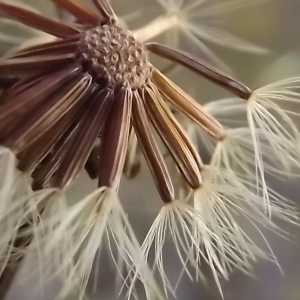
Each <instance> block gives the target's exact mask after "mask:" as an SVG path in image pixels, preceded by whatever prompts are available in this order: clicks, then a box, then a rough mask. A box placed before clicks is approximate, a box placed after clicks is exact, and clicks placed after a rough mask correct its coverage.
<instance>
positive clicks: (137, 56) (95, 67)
mask: <svg viewBox="0 0 300 300" xmlns="http://www.w3.org/2000/svg"><path fill="white" fill-rule="evenodd" d="M78 57H79V61H80V63H81V65H82V66H83V67H84V69H85V70H86V71H87V72H89V73H90V74H91V75H92V76H93V78H94V80H95V81H96V82H98V83H99V84H107V85H111V86H115V85H117V84H120V85H125V86H128V87H131V88H138V87H141V86H142V85H144V83H145V82H146V81H147V79H148V78H149V77H150V75H151V66H150V64H149V59H148V51H147V50H146V48H145V47H144V45H143V44H142V43H141V42H139V41H138V40H136V39H135V38H134V37H133V36H132V34H131V33H130V32H129V31H128V30H126V29H123V28H121V27H119V26H116V25H103V26H102V25H100V26H97V27H94V28H92V29H89V30H87V31H85V33H84V34H83V35H82V36H81V38H80V40H79V43H78Z"/></svg>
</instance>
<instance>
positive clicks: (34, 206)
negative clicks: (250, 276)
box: [0, 0, 299, 299]
mask: <svg viewBox="0 0 300 300" xmlns="http://www.w3.org/2000/svg"><path fill="white" fill-rule="evenodd" d="M52 2H53V3H56V4H58V5H60V6H61V7H62V8H64V9H65V10H67V11H68V12H70V13H71V14H73V15H74V17H75V18H76V22H74V23H72V24H65V23H63V22H58V21H54V20H51V19H48V18H46V17H43V16H41V15H39V14H36V13H34V12H32V11H27V10H24V9H22V8H20V7H17V6H15V5H9V4H4V3H0V14H1V15H2V16H3V17H7V18H12V19H15V20H17V21H19V22H21V23H23V24H25V25H28V26H31V27H33V28H35V29H38V30H41V31H43V32H46V33H48V34H50V35H53V36H55V37H56V39H55V40H54V41H52V42H48V43H41V44H38V45H36V46H30V47H27V48H24V49H22V50H20V51H16V52H15V53H11V54H9V55H7V56H6V57H4V58H2V59H1V60H0V71H1V73H2V74H3V78H4V79H6V78H10V79H12V81H14V83H13V84H12V85H11V86H10V87H8V88H7V89H6V90H5V92H4V94H3V95H2V96H1V99H0V100H1V109H0V141H1V152H0V173H1V175H2V178H1V181H0V184H1V185H0V208H1V210H0V224H1V226H3V228H5V235H3V236H1V237H0V253H1V254H2V257H4V262H3V264H2V266H3V268H5V266H6V264H7V262H8V260H9V259H10V257H11V256H12V255H18V251H17V249H14V246H13V241H14V240H15V239H16V238H17V237H27V238H28V239H30V238H31V237H32V236H33V240H32V248H33V249H35V250H37V251H38V253H39V255H40V256H41V257H42V259H40V261H41V263H42V265H43V266H42V269H43V273H44V278H46V279H51V278H53V277H54V276H57V275H61V276H62V277H63V280H64V285H63V289H62V291H61V296H62V297H64V296H65V295H67V294H69V293H70V292H72V290H73V288H74V286H76V285H80V287H81V291H80V294H79V298H80V299H82V298H83V296H84V291H85V288H86V285H87V282H88V278H89V275H90V273H91V269H92V265H93V262H94V260H95V259H96V256H97V253H98V251H100V250H99V249H101V248H102V247H103V246H104V245H105V239H106V240H107V243H106V245H107V247H108V249H109V251H110V253H111V254H112V256H113V259H114V261H117V259H116V258H115V256H116V254H115V253H114V251H113V250H112V244H115V245H116V248H117V250H118V256H119V257H120V258H121V259H122V260H123V262H124V265H125V268H126V270H127V275H125V276H124V275H123V273H122V272H121V271H120V270H119V269H118V270H119V272H120V275H121V277H122V279H123V280H124V285H125V286H128V289H129V290H128V295H129V296H130V295H131V294H132V293H133V289H134V284H135V283H136V281H137V280H139V281H141V282H142V284H143V286H144V288H145V293H146V296H147V298H148V299H156V298H157V299H163V298H164V296H163V294H162V293H161V292H160V290H159V287H158V285H157V284H156V282H155V280H154V278H153V274H152V272H151V271H152V270H151V269H150V268H149V267H148V265H147V261H146V260H147V257H148V253H149V251H150V249H151V248H152V247H154V249H155V264H154V268H155V267H156V266H157V269H158V270H159V273H160V275H161V278H162V281H163V286H164V291H165V294H167V293H168V290H169V291H171V292H174V290H173V287H172V285H171V284H170V283H169V281H168V279H167V276H166V274H165V272H164V263H163V258H162V247H163V244H164V241H165V237H166V234H167V230H169V231H170V233H171V237H172V240H173V241H174V244H175V248H176V250H177V252H178V255H179V258H180V260H181V262H182V265H183V268H184V271H186V272H187V273H188V274H191V273H190V271H189V270H188V267H187V264H188V263H190V264H191V266H192V267H193V268H194V269H195V270H196V277H197V278H198V277H201V276H202V275H201V268H200V267H201V261H202V260H205V261H207V262H208V263H209V265H210V267H211V269H212V272H213V275H214V277H215V279H216V282H217V284H218V286H219V289H220V291H221V287H220V284H219V278H220V277H225V278H227V277H228V275H229V272H230V271H231V270H232V269H233V268H239V269H241V270H243V271H245V272H249V268H250V262H251V260H254V259H255V257H256V256H259V257H263V258H269V259H271V260H273V261H276V259H275V257H274V255H273V253H272V251H271V250H270V253H269V254H268V253H264V252H263V251H262V250H260V249H259V248H257V247H256V246H255V244H254V243H253V242H252V241H251V239H250V238H249V237H248V236H247V235H246V233H244V232H243V230H242V229H241V228H240V227H239V225H238V224H237V222H236V221H235V218H234V215H235V214H240V215H243V216H244V217H245V218H247V219H248V220H249V221H250V222H251V224H253V225H254V227H255V228H257V227H256V225H255V223H254V221H255V222H258V223H260V224H263V225H264V226H267V227H269V228H271V229H273V230H274V231H280V229H279V228H278V227H277V226H276V225H275V224H274V223H273V221H272V220H271V219H270V218H269V216H268V214H266V212H268V213H269V215H272V216H273V217H277V218H280V219H282V220H286V221H290V222H294V221H295V220H296V219H297V215H296V213H295V212H294V210H293V208H292V206H291V205H290V203H289V202H288V201H287V200H286V199H284V198H283V197H281V196H279V195H277V194H276V193H275V192H274V191H272V190H270V189H269V188H268V187H267V185H266V184H265V180H264V171H265V169H264V167H263V164H264V161H265V156H266V155H267V152H264V151H265V150H266V151H269V150H272V151H273V153H274V160H275V166H274V168H275V167H276V166H277V164H279V163H280V164H282V165H284V166H289V165H290V164H291V163H293V162H295V161H297V162H298V161H299V157H298V155H299V153H298V151H296V150H297V149H298V148H297V147H298V138H299V137H298V135H299V133H298V130H297V128H296V127H295V125H294V123H293V121H292V120H291V119H290V117H289V112H288V111H287V110H285V109H281V108H280V106H277V105H275V104H274V102H273V100H276V101H277V100H279V101H281V102H282V101H286V100H288V101H292V102H295V101H298V100H297V98H298V96H299V95H298V93H297V92H296V91H294V88H295V87H297V86H295V85H296V84H298V82H299V79H298V78H295V79H288V80H287V81H285V82H283V83H280V84H275V85H271V86H268V87H265V88H262V89H258V90H256V91H252V90H251V89H250V88H248V87H247V86H245V85H244V84H242V83H241V82H239V81H237V80H235V79H234V78H232V77H230V76H227V75H226V74H223V73H221V72H220V71H218V70H216V69H214V68H212V67H210V66H208V65H207V64H205V63H203V62H201V61H200V60H198V59H197V58H196V57H193V56H192V55H189V54H187V53H185V52H182V51H179V50H175V49H173V48H170V47H166V46H163V45H160V44H155V43H149V42H148V43H147V36H146V35H145V36H143V34H142V33H143V32H144V33H145V32H146V29H145V28H142V29H141V31H134V32H131V31H129V30H128V29H126V28H123V27H122V26H121V25H120V23H119V22H118V19H117V17H116V15H115V13H114V11H113V9H112V8H111V6H110V4H109V2H107V1H106V0H93V3H94V4H95V6H96V8H97V12H94V11H92V10H90V9H88V8H87V7H85V6H84V5H82V4H80V3H78V2H77V1H75V0H52ZM195 3H196V4H195V5H196V6H197V5H198V4H199V3H200V2H199V1H198V2H195ZM152 27H153V24H150V25H149V28H150V29H151V28H152ZM161 30H165V28H161ZM149 52H152V53H154V54H156V55H159V56H161V57H163V58H166V59H168V60H170V61H172V62H176V63H178V64H180V65H182V66H185V67H187V68H188V69H191V70H192V71H194V72H195V73H197V74H199V75H201V76H203V77H205V78H207V79H208V80H210V81H212V82H214V83H215V84H217V85H219V86H220V87H223V88H225V89H227V90H228V91H230V92H232V93H233V94H234V95H235V96H237V97H239V98H241V99H242V100H241V101H244V104H243V105H244V106H245V109H246V112H247V117H248V127H247V129H246V132H249V133H250V135H249V139H247V141H246V142H247V146H245V141H244V136H243V135H242V136H241V134H239V131H238V130H241V129H239V128H235V129H227V128H226V126H223V125H222V124H221V123H220V122H218V121H217V119H216V118H215V117H214V116H213V115H212V114H210V113H209V111H208V109H207V108H205V107H203V106H201V105H200V104H199V103H198V102H196V101H195V100H194V99H193V98H192V97H191V96H190V95H188V94H187V93H185V92H184V91H183V90H182V89H181V88H179V87H178V86H177V85H176V84H175V83H174V82H172V81H171V80H170V79H168V78H167V77H166V76H165V75H164V74H163V73H162V72H160V71H159V70H158V69H157V68H155V67H154V66H153V65H152V64H151V62H150V61H149ZM234 103H235V102H234ZM168 104H170V105H171V106H172V107H173V108H174V109H175V110H177V111H179V112H180V113H182V114H183V115H185V116H186V117H187V118H189V119H190V120H192V121H194V122H195V123H196V124H198V125H199V126H200V127H201V128H202V130H203V131H204V132H205V134H206V135H207V136H209V137H210V139H211V140H213V141H214V142H213V143H212V145H215V146H214V147H215V149H213V150H214V152H213V153H212V161H211V163H210V165H204V164H203V163H202V160H201V158H200V155H199V151H198V149H196V147H195V145H194V143H193V142H192V140H191V139H190V138H189V135H188V133H187V132H186V131H185V130H184V129H183V128H182V126H181V125H180V124H179V122H178V121H177V119H176V118H175V116H174V115H173V113H172V111H171V109H170V108H169V106H168ZM223 104H224V105H225V106H226V102H223ZM234 105H235V104H234ZM239 105H240V104H237V107H239ZM270 111H271V112H270ZM273 112H274V115H273V114H272V113H273ZM278 117H279V120H278V119H277V118H278ZM152 126H153V127H154V129H155V130H156V132H157V133H158V135H159V136H160V138H161V140H162V141H163V142H164V144H165V145H166V147H167V149H168V151H169V153H170V154H171V156H172V158H173V160H174V162H175V164H176V166H177V168H178V169H179V171H180V173H181V176H182V178H183V181H184V183H185V185H186V186H187V187H188V188H189V190H190V191H191V195H190V196H191V197H190V198H187V199H185V200H186V201H180V200H177V199H176V197H175V192H174V188H173V183H172V180H171V177H170V174H169V171H168V169H167V167H166V164H165V161H164V157H163V155H162V153H161V151H160V149H159V147H158V145H157V142H156V139H155V138H154V134H153V131H152V129H151V127H152ZM242 134H244V131H243V130H242ZM228 141H230V142H228ZM138 144H139V146H140V148H141V150H142V152H143V155H144V157H145V159H146V161H147V163H148V165H149V168H150V170H151V172H152V175H153V178H154V181H155V184H156V187H157V190H158V192H159V195H160V197H161V199H162V201H163V202H164V205H163V207H162V209H161V211H160V212H159V214H158V216H157V218H156V220H155V221H154V223H153V225H152V227H151V228H150V230H149V233H148V235H147V237H146V238H145V241H144V243H143V244H142V246H141V247H140V246H139V243H138V241H137V239H136V238H135V235H134V232H133V229H132V228H131V225H130V224H129V222H128V220H127V216H126V213H125V211H124V209H123V207H122V205H121V202H120V200H119V198H118V189H119V185H120V181H121V177H122V173H123V171H125V172H127V170H128V168H127V167H126V165H128V166H129V169H130V168H131V167H132V165H133V164H134V158H135V152H136V148H137V145H138ZM287 146H288V147H287ZM244 151H246V152H244ZM239 156H241V158H242V159H243V160H241V163H240V166H239V167H240V169H242V171H240V169H239V168H238V169H235V166H234V164H236V162H235V160H236V158H237V157H238V158H239ZM125 161H126V163H125ZM251 161H252V165H254V166H255V167H256V173H255V175H251V174H252V173H250V171H249V162H251ZM268 163H269V162H268ZM270 163H273V162H270ZM238 164H239V162H238ZM84 167H85V168H86V169H87V170H88V173H89V175H90V176H91V178H97V179H98V189H96V190H95V191H93V192H92V193H91V194H90V195H87V196H86V197H85V198H84V199H82V200H80V201H79V202H78V203H76V204H74V205H71V206H69V205H68V203H67V200H66V195H65V192H66V191H67V190H68V189H69V188H70V187H71V186H72V185H73V184H74V182H75V180H76V179H77V177H78V175H79V172H80V171H81V170H82V169H83V168H84ZM124 167H126V168H125V169H124ZM270 170H271V169H270ZM249 174H250V175H249ZM26 176H31V178H32V187H33V190H34V191H28V184H29V183H28V181H26ZM249 178H250V180H249ZM253 180H255V181H256V184H255V183H254V184H253ZM24 186H25V189H26V193H25V195H24V192H22V194H23V196H21V197H20V195H19V192H20V189H21V190H22V191H23V190H24ZM191 199H192V201H191V202H192V203H190V202H188V201H190V200H191ZM25 225H26V226H25ZM24 226H25V227H24ZM258 230H259V229H258ZM116 265H117V263H116ZM123 276H124V277H123Z"/></svg>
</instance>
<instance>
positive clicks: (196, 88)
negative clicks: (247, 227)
mask: <svg viewBox="0 0 300 300" xmlns="http://www.w3.org/2000/svg"><path fill="white" fill-rule="evenodd" d="M0 1H2V0H0ZM81 1H82V2H84V3H87V4H90V3H89V1H88V0H86V1H85V0H81ZM210 1H211V2H213V3H218V2H222V3H224V2H229V1H228V0H207V1H206V2H210ZM250 1H252V0H241V1H240V2H244V3H245V7H244V8H243V7H241V8H240V9H238V10H234V11H232V12H227V13H226V14H220V16H219V17H218V18H217V19H216V20H214V21H215V22H216V26H219V27H220V28H222V29H223V30H226V31H227V32H230V33H232V34H235V35H236V36H239V37H241V38H243V39H245V40H247V41H251V42H253V43H255V44H257V45H260V46H262V47H264V48H266V49H268V50H269V51H268V52H267V53H266V54H262V55H254V54H249V53H245V52H242V51H235V50H232V49H229V48H226V47H221V46H216V45H213V44H209V43H207V45H209V46H210V47H211V49H212V50H213V51H214V52H215V53H216V54H217V55H218V57H219V58H220V59H221V60H222V61H223V62H224V63H226V65H227V66H229V67H230V69H231V70H232V74H233V75H234V76H235V77H236V78H238V79H240V80H241V81H243V82H245V83H246V84H248V85H249V86H250V87H252V88H256V87H259V86H261V85H264V84H266V83H270V82H273V81H276V80H279V79H284V78H286V77H288V76H293V75H296V74H300V38H299V30H300V18H299V13H300V1H299V0H288V1H287V0H269V1H263V0H261V1H259V0H258V1H256V2H257V4H256V5H251V6H249V5H248V4H249V2H250ZM8 2H9V3H12V2H20V3H21V2H22V5H25V6H31V7H32V8H33V9H35V10H37V11H39V12H41V13H44V14H46V15H50V16H52V17H55V18H65V19H68V18H71V17H70V16H69V15H68V14H66V13H65V12H63V11H60V10H58V9H57V7H55V6H54V5H53V4H52V3H51V1H48V0H23V1H16V0H14V1H8ZM111 2H112V5H113V7H114V8H115V9H116V12H117V13H118V15H120V16H121V17H122V16H123V17H124V18H125V20H127V23H128V25H129V27H130V28H132V29H136V28H138V27H139V26H142V25H145V24H146V23H147V22H148V21H151V20H152V19H153V18H155V17H157V16H159V15H161V14H163V13H164V11H163V9H162V8H161V7H160V6H159V5H158V3H157V2H156V1H155V0H122V1H121V0H112V1H111ZM41 38H42V39H47V38H49V37H46V36H44V35H40V34H39V33H37V32H35V31H33V30H31V29H28V28H26V27H24V26H20V25H17V24H15V23H13V22H10V21H7V20H1V21H0V51H1V53H4V52H5V51H9V50H10V49H13V48H15V47H19V46H20V45H21V44H23V43H24V42H26V43H28V39H31V40H30V41H32V39H41ZM158 40H159V41H160V42H164V41H167V37H166V36H165V35H162V36H160V37H159V38H158ZM30 41H29V43H30ZM181 46H186V47H189V48H190V49H189V50H191V51H193V53H194V54H196V55H198V56H199V57H201V58H202V53H201V52H200V51H199V52H198V49H197V48H195V47H194V46H192V45H189V44H186V43H183V44H181V45H180V47H181ZM155 59H156V58H155ZM203 59H206V57H205V56H203ZM154 61H155V60H154ZM168 75H169V76H170V77H171V78H172V79H173V80H174V81H175V82H176V83H177V84H179V85H180V86H181V87H184V88H185V90H187V91H189V92H190V93H192V94H193V95H194V96H195V97H196V98H197V100H198V101H200V102H201V103H205V102H208V101H211V100H215V99H220V98H222V97H226V96H228V95H227V94H226V93H224V91H223V90H221V89H219V88H217V87H215V86H214V85H212V84H210V83H208V82H207V81H205V80H203V79H201V78H199V77H197V76H196V75H194V74H192V73H191V72H188V71H186V70H183V69H182V68H180V67H177V68H175V69H174V70H172V71H171V72H170V73H169V74H168ZM270 185H271V187H273V188H275V189H276V191H278V192H280V193H281V194H283V195H284V196H286V197H288V198H289V199H292V200H293V201H294V202H295V203H296V205H298V206H299V205H300V201H299V199H298V198H299V197H298V195H299V191H300V190H299V180H298V179H296V180H289V179H286V178H283V179H276V180H275V179H270ZM95 186H96V184H95V183H94V182H91V181H90V180H89V179H88V177H87V176H86V175H85V174H82V176H81V178H79V180H78V182H77V184H76V186H75V187H74V188H73V189H72V190H71V191H70V197H72V199H74V200H76V199H80V198H81V197H82V196H84V195H86V194H87V193H88V192H89V191H91V190H92V189H93V188H94V187H95ZM120 197H121V199H122V203H123V204H124V206H125V208H126V210H127V211H128V214H129V219H130V221H131V223H132V225H133V228H134V229H135V230H136V234H137V236H138V238H139V239H140V241H142V240H143V237H145V235H146V233H147V230H148V229H149V227H150V226H151V222H152V221H153V219H154V218H155V216H156V214H157V212H158V211H159V208H160V205H161V203H160V200H159V197H158V195H157V194H156V189H155V186H154V184H153V181H152V179H151V176H150V173H149V170H148V168H147V166H146V165H145V164H143V165H142V168H141V172H140V173H139V174H138V176H137V177H136V178H135V179H134V180H126V179H124V180H123V182H122V186H121V193H120ZM242 221H243V220H241V222H242ZM283 226H285V227H284V229H285V230H286V231H288V232H289V233H290V235H289V237H288V239H283V238H281V237H279V236H277V235H275V234H273V233H271V232H267V231H263V232H264V234H265V236H266V238H267V239H268V242H269V244H270V246H271V247H272V249H273V251H274V253H275V255H276V257H277V258H278V262H279V264H280V266H281V268H282V272H281V271H280V269H279V268H278V267H277V266H276V265H275V264H272V263H271V262H267V261H260V260H258V261H257V262H256V264H254V265H253V273H252V276H247V275H245V274H242V273H241V272H238V271H235V272H233V273H232V275H231V277H230V278H229V280H228V281H224V280H223V281H222V282H221V283H222V287H223V293H224V299H225V300H239V299H244V300H254V299H258V300H271V299H272V300H300V262H299V253H300V229H299V227H296V226H286V225H283ZM249 234H250V235H251V237H252V238H253V239H254V240H255V241H256V242H257V243H258V245H260V246H261V247H262V248H265V249H267V248H266V244H265V242H264V240H263V239H262V237H261V236H259V235H258V234H257V233H255V232H250V233H249ZM165 248H166V253H167V254H168V255H166V264H167V272H168V274H169V276H170V278H171V280H172V281H173V282H175V283H176V279H177V278H178V276H179V275H180V273H181V268H180V265H179V263H178V261H177V258H176V255H175V253H174V249H173V248H172V244H171V243H170V245H169V244H168V243H167V245H166V247H165ZM36 264H37V258H36V257H34V256H33V257H27V258H26V259H25V261H24V262H23V266H22V269H21V270H20V272H19V273H18V275H17V278H16V280H15V282H14V284H13V287H12V289H11V291H10V293H9V295H8V296H7V298H6V299H7V300H29V299H35V300H51V299H55V297H56V295H57V291H58V290H59V287H60V284H59V282H58V281H53V282H51V283H49V284H47V285H45V286H44V287H43V289H42V292H36V285H37V279H36V278H32V277H31V276H30V274H31V272H30V271H31V268H32V267H35V266H36ZM114 269H115V268H114V266H113V262H112V261H111V260H110V259H108V256H106V253H103V255H102V257H101V259H100V262H99V270H98V271H99V272H98V273H99V275H98V276H97V278H92V280H91V282H90V284H89V287H88V293H87V298H88V299H91V300H93V299H102V300H110V299H116V298H117V296H118V293H117V291H116V289H115V284H116V279H115V272H114ZM204 273H205V274H206V276H207V282H206V284H204V283H202V282H198V283H197V282H191V281H190V280H189V278H187V277H183V278H182V280H181V281H180V284H179V286H178V289H177V299H179V300H194V299H201V300H204V299H205V300H220V299H222V298H221V296H220V294H219V292H218V290H217V288H216V286H215V283H214V281H213V279H212V278H211V274H210V272H209V269H208V268H207V270H206V267H205V266H204ZM95 287H96V288H95ZM171 298H172V297H170V299H171ZM69 299H76V295H75V296H74V295H73V296H70V298H69ZM120 299H122V297H120ZM138 299H139V300H143V299H145V297H144V296H143V295H141V296H138Z"/></svg>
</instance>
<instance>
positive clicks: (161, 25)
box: [133, 14, 180, 42]
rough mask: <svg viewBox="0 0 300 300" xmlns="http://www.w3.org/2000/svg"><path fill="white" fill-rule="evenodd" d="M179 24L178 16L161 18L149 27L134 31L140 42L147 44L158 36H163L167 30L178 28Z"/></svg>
mask: <svg viewBox="0 0 300 300" xmlns="http://www.w3.org/2000/svg"><path fill="white" fill-rule="evenodd" d="M179 22H180V20H179V17H178V15H177V14H169V15H164V16H160V17H158V18H156V19H154V20H153V21H152V22H150V23H148V24H147V25H145V26H143V27H141V28H139V29H137V30H133V35H134V37H135V38H136V39H138V40H139V41H141V42H146V41H148V40H150V39H152V38H154V37H156V36H159V35H161V34H162V33H164V32H166V31H167V30H170V29H172V28H174V27H175V26H178V24H179Z"/></svg>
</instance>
